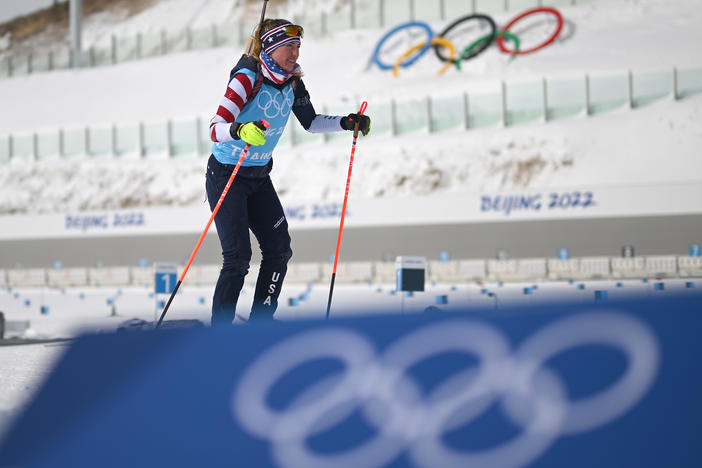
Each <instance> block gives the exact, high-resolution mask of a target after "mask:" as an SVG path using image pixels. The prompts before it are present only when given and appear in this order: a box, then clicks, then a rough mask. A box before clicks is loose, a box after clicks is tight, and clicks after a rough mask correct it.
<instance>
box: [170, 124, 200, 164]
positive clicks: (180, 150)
mask: <svg viewBox="0 0 702 468" xmlns="http://www.w3.org/2000/svg"><path fill="white" fill-rule="evenodd" d="M196 125H197V121H196V119H189V120H174V121H173V122H172V123H171V156H173V157H178V156H193V155H196V154H197V132H196Z"/></svg>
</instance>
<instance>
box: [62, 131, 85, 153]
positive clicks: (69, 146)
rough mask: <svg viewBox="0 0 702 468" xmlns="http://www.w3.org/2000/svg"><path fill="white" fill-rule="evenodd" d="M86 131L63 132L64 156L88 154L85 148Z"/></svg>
mask: <svg viewBox="0 0 702 468" xmlns="http://www.w3.org/2000/svg"><path fill="white" fill-rule="evenodd" d="M85 132H86V130H85V129H83V128H81V129H69V130H64V131H63V156H64V157H73V156H81V155H84V154H87V151H86V148H85V138H86V135H85Z"/></svg>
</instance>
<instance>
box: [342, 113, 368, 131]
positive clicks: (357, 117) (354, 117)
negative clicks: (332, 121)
mask: <svg viewBox="0 0 702 468" xmlns="http://www.w3.org/2000/svg"><path fill="white" fill-rule="evenodd" d="M357 123H358V129H359V130H360V131H361V133H363V136H366V135H368V134H369V133H370V129H371V119H370V117H368V116H367V115H362V114H356V113H353V114H349V115H347V116H346V117H343V118H342V119H341V128H343V129H344V130H353V129H354V128H355V127H356V124H357Z"/></svg>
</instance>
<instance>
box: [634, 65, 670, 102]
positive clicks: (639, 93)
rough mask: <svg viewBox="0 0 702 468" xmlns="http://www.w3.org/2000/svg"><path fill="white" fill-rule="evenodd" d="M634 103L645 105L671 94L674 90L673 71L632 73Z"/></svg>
mask: <svg viewBox="0 0 702 468" xmlns="http://www.w3.org/2000/svg"><path fill="white" fill-rule="evenodd" d="M632 90H633V97H632V104H633V106H634V107H639V106H645V105H646V104H650V103H652V102H654V101H657V100H659V99H663V98H665V97H668V96H670V95H671V92H672V90H673V74H672V72H655V73H640V74H636V73H635V74H633V75H632Z"/></svg>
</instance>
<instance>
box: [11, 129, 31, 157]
mask: <svg viewBox="0 0 702 468" xmlns="http://www.w3.org/2000/svg"><path fill="white" fill-rule="evenodd" d="M33 158H34V136H33V135H32V134H31V133H29V134H27V133H19V134H14V135H12V159H33Z"/></svg>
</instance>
